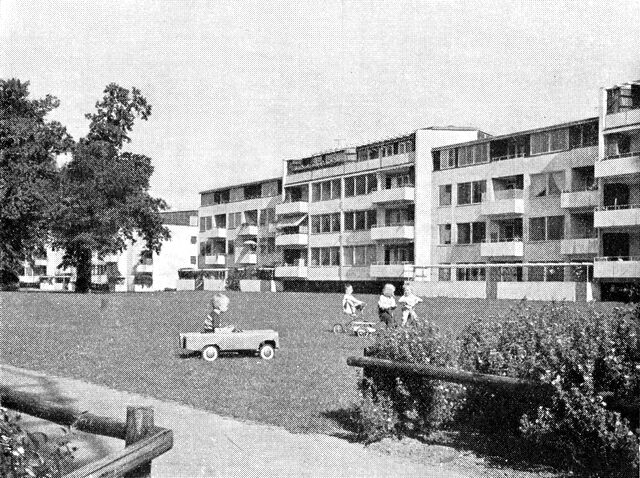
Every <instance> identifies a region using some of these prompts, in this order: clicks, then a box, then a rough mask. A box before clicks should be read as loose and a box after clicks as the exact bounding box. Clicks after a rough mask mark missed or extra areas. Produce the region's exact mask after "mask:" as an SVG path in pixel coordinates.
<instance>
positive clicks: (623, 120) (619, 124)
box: [604, 108, 640, 133]
mask: <svg viewBox="0 0 640 478" xmlns="http://www.w3.org/2000/svg"><path fill="white" fill-rule="evenodd" d="M633 125H640V108H634V109H629V110H626V111H620V112H619V113H613V114H608V115H606V116H605V117H604V129H605V130H606V131H607V133H609V132H611V131H609V130H614V129H617V128H627V127H628V126H633Z"/></svg>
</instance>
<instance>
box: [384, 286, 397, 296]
mask: <svg viewBox="0 0 640 478" xmlns="http://www.w3.org/2000/svg"><path fill="white" fill-rule="evenodd" d="M395 291H396V288H395V286H394V285H393V284H385V285H384V287H383V288H382V293H383V294H390V295H393V294H394V292H395Z"/></svg>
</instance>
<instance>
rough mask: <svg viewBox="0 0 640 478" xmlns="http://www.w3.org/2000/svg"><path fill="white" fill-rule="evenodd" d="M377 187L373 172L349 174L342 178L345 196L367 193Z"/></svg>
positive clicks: (376, 179)
mask: <svg viewBox="0 0 640 478" xmlns="http://www.w3.org/2000/svg"><path fill="white" fill-rule="evenodd" d="M376 189H378V178H377V176H376V175H375V174H364V175H360V176H351V177H348V178H345V180H344V195H345V197H352V196H359V195H362V194H369V193H371V192H372V191H375V190H376Z"/></svg>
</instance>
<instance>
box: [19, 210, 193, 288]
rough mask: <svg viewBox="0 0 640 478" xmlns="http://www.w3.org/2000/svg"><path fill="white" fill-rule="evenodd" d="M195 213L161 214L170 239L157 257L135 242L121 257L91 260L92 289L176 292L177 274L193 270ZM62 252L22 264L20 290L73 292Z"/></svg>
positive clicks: (71, 271) (71, 273)
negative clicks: (64, 266) (168, 290)
mask: <svg viewBox="0 0 640 478" xmlns="http://www.w3.org/2000/svg"><path fill="white" fill-rule="evenodd" d="M197 214H198V212H197V211H196V210H192V211H172V212H165V213H162V217H163V224H164V225H165V226H166V227H167V228H168V229H169V231H170V233H171V238H170V239H169V240H167V241H164V242H163V243H162V249H161V252H160V254H156V253H149V252H148V251H145V247H144V243H143V242H142V241H136V242H135V243H131V244H129V246H128V247H127V248H126V249H125V250H124V251H123V252H122V253H120V254H109V255H106V256H104V257H103V258H98V256H97V255H96V254H94V256H93V258H92V264H91V267H92V274H91V288H92V289H94V290H103V291H113V292H147V291H162V290H167V289H171V290H175V289H176V288H177V285H178V273H179V271H180V270H184V269H189V268H195V267H196V266H197V256H198V244H197V240H198V236H197V234H198V215H197ZM61 262H62V252H61V251H53V250H51V249H50V248H48V249H47V250H46V254H45V255H44V256H42V257H36V258H33V259H32V260H30V261H25V263H24V267H23V273H22V275H20V276H19V280H20V285H21V287H22V288H31V289H39V290H45V291H59V290H74V289H75V278H76V276H75V270H74V269H73V268H71V269H61V268H60V267H59V265H60V264H61Z"/></svg>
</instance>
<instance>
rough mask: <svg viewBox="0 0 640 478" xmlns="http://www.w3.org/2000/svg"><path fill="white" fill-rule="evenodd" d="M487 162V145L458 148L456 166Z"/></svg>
mask: <svg viewBox="0 0 640 478" xmlns="http://www.w3.org/2000/svg"><path fill="white" fill-rule="evenodd" d="M487 162H489V148H488V144H476V145H473V146H463V147H460V148H458V166H469V165H470V164H479V163H487Z"/></svg>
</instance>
